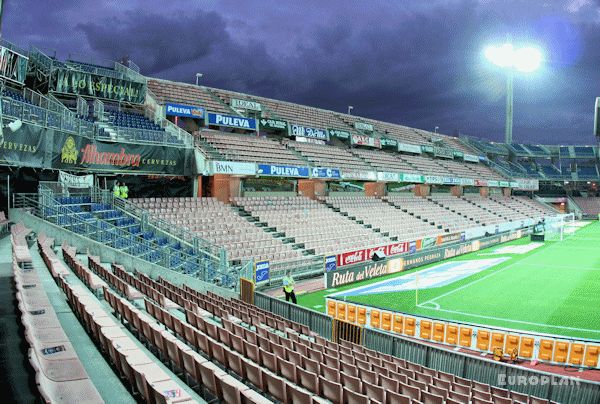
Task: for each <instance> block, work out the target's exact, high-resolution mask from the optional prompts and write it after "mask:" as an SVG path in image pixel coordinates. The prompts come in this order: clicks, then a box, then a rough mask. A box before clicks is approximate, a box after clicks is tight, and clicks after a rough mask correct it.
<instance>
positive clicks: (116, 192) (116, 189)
mask: <svg viewBox="0 0 600 404" xmlns="http://www.w3.org/2000/svg"><path fill="white" fill-rule="evenodd" d="M113 195H114V196H116V197H117V198H118V197H120V196H121V187H120V186H119V181H115V186H114V187H113Z"/></svg>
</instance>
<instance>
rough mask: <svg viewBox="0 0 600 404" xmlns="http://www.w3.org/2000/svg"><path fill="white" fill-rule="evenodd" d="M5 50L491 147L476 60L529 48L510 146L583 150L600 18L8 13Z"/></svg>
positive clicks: (501, 9) (224, 5) (206, 4)
mask: <svg viewBox="0 0 600 404" xmlns="http://www.w3.org/2000/svg"><path fill="white" fill-rule="evenodd" d="M6 3H7V10H6V11H5V14H4V23H3V37H4V38H6V39H8V40H10V41H12V42H15V43H17V44H19V45H21V46H23V47H28V46H30V45H35V46H39V47H40V48H42V49H44V50H45V51H46V52H49V53H54V52H56V54H57V55H58V56H59V57H68V56H69V54H75V53H76V54H80V55H81V54H83V55H86V57H88V58H96V59H97V60H106V59H109V60H118V59H121V58H122V57H124V56H128V57H129V58H130V59H131V60H133V61H134V62H135V63H136V64H138V65H139V66H140V68H141V71H142V73H144V74H147V75H149V76H153V77H160V78H165V79H171V80H179V81H186V82H193V81H194V80H195V74H196V72H202V73H203V74H204V76H203V78H202V81H203V84H205V85H208V86H215V87H222V88H226V89H230V90H235V91H242V92H248V93H251V94H256V95H260V96H266V97H272V98H277V99H283V100H287V101H292V102H299V103H302V104H307V105H311V106H316V107H322V108H327V109H333V110H337V111H345V110H346V107H347V105H353V106H354V113H355V114H357V115H362V116H366V117H370V118H375V119H381V120H385V121H390V122H395V123H400V124H404V125H408V126H414V127H418V128H423V129H428V130H433V128H434V127H435V126H439V127H440V130H441V131H442V132H444V133H447V134H453V133H458V132H460V133H463V134H467V135H472V136H479V137H484V138H488V139H492V140H500V139H501V138H502V132H503V127H504V126H503V121H504V102H505V101H504V97H505V77H504V75H503V73H502V72H501V71H498V70H497V69H495V68H493V67H492V66H490V65H489V64H488V63H486V62H485V61H484V60H483V57H482V49H483V48H484V47H485V46H486V45H487V44H491V43H498V42H501V41H504V40H506V39H507V38H510V39H511V40H512V41H513V42H515V43H516V44H518V43H524V44H531V43H533V44H539V46H540V47H541V48H542V49H543V51H544V58H545V61H544V66H543V68H542V69H541V70H540V71H538V72H536V73H533V74H529V75H527V76H519V77H517V78H516V80H515V123H514V124H515V127H514V138H515V140H516V141H520V142H539V143H559V142H560V143H593V142H594V138H593V136H592V120H593V117H592V112H593V104H594V98H595V97H596V96H597V95H600V89H599V87H600V85H599V84H600V69H599V68H598V64H599V63H600V47H598V46H597V44H598V43H600V30H599V29H598V28H600V6H599V5H598V2H593V1H586V0H572V1H564V2H559V1H552V2H547V1H537V0H529V1H524V0H523V1H518V0H514V1H503V2H492V1H484V0H480V1H475V0H473V1H469V0H456V1H428V2H421V1H403V2H379V1H374V2H348V1H338V0H333V1H328V2H325V3H324V2H319V1H313V0H309V1H302V2H294V1H289V0H283V1H256V0H252V1H244V2H241V1H233V0H224V1H186V2H171V3H165V2H159V1H154V0H150V1H126V2H121V3H117V2H104V3H98V2H92V1H87V0H85V1H78V2H69V1H54V2H37V1H33V0H21V1H19V2H16V1H10V0H9V1H7V2H6Z"/></svg>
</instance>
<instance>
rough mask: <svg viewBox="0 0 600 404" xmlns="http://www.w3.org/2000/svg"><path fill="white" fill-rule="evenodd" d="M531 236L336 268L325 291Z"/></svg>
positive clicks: (512, 236) (504, 237)
mask: <svg viewBox="0 0 600 404" xmlns="http://www.w3.org/2000/svg"><path fill="white" fill-rule="evenodd" d="M529 233H530V230H529V229H526V230H517V231H514V232H510V233H507V234H498V235H494V236H491V237H484V238H481V239H478V240H472V241H467V242H463V243H460V244H457V245H453V246H449V247H440V248H435V249H431V250H425V251H418V252H416V253H414V254H409V255H404V256H401V257H398V258H392V259H390V260H388V261H386V262H362V263H360V264H358V265H352V266H348V267H346V268H339V267H338V268H337V269H336V270H334V271H329V272H325V287H326V288H336V287H339V286H343V285H348V284H351V283H354V282H358V281H363V280H368V279H374V278H378V277H380V276H384V275H388V274H392V273H396V272H401V271H404V270H407V269H411V268H416V267H420V266H423V265H427V264H431V263H434V262H437V261H441V260H443V259H447V258H453V257H456V256H459V255H462V254H467V253H470V252H473V251H478V250H480V249H484V248H487V247H490V246H493V245H496V244H501V243H506V242H508V241H512V240H516V239H518V238H521V237H523V236H526V235H528V234H529Z"/></svg>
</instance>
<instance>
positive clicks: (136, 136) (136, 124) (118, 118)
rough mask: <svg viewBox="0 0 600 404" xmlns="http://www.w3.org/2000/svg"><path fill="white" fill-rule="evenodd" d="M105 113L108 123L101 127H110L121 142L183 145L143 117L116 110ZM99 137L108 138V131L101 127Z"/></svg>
mask: <svg viewBox="0 0 600 404" xmlns="http://www.w3.org/2000/svg"><path fill="white" fill-rule="evenodd" d="M107 112H108V121H107V122H104V123H102V125H110V126H112V127H113V128H115V129H116V131H117V133H118V137H119V138H120V139H122V140H130V141H135V142H157V143H168V144H173V145H181V144H183V143H184V142H183V140H181V139H179V138H177V137H176V136H172V135H171V134H169V133H168V132H166V131H165V130H164V129H163V128H161V127H160V126H158V125H157V124H155V123H154V122H152V121H151V120H150V119H148V118H146V117H145V116H144V115H141V114H138V113H134V112H122V111H116V110H108V111H107ZM100 135H101V136H106V137H110V131H108V130H106V129H105V128H104V127H101V128H100Z"/></svg>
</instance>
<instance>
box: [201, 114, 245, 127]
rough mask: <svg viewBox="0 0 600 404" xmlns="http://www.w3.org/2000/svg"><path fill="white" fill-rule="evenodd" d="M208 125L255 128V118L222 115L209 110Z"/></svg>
mask: <svg viewBox="0 0 600 404" xmlns="http://www.w3.org/2000/svg"><path fill="white" fill-rule="evenodd" d="M207 115H208V125H215V126H226V127H228V128H240V129H246V130H256V119H254V118H245V117H243V116H233V115H223V114H215V113H213V112H209V113H208V114H207Z"/></svg>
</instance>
